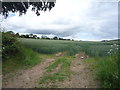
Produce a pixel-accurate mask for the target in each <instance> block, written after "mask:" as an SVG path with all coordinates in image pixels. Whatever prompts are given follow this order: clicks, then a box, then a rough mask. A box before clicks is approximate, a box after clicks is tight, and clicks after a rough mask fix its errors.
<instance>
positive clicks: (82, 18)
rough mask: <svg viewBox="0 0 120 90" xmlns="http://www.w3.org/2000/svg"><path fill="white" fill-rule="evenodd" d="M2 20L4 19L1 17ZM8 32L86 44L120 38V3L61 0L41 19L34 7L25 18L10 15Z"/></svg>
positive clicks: (42, 14)
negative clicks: (119, 33)
mask: <svg viewBox="0 0 120 90" xmlns="http://www.w3.org/2000/svg"><path fill="white" fill-rule="evenodd" d="M0 19H2V18H0ZM1 25H2V27H3V28H5V30H12V31H14V32H15V33H17V32H18V33H21V34H23V33H33V34H36V35H38V36H41V35H46V36H48V37H54V36H58V37H62V38H69V39H75V40H83V41H100V40H104V39H105V40H109V39H117V38H118V3H117V2H95V1H94V0H57V1H56V4H55V7H54V8H52V10H51V11H50V12H49V11H46V12H41V15H40V16H37V15H36V14H35V13H34V12H33V11H31V7H30V8H29V9H28V11H27V13H26V14H25V15H22V16H20V17H19V13H10V14H9V17H8V18H7V19H5V20H2V24H1Z"/></svg>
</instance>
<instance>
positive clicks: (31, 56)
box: [2, 48, 42, 74]
mask: <svg viewBox="0 0 120 90" xmlns="http://www.w3.org/2000/svg"><path fill="white" fill-rule="evenodd" d="M23 55H24V56H21V55H17V56H13V57H11V58H9V59H8V60H6V61H4V62H3V63H2V69H3V74H4V73H8V72H12V71H15V70H18V69H24V68H30V67H33V66H34V65H36V64H38V63H40V62H41V61H42V58H41V57H40V55H39V54H38V53H36V52H34V51H32V50H31V49H29V48H24V49H23ZM21 57H22V58H21Z"/></svg>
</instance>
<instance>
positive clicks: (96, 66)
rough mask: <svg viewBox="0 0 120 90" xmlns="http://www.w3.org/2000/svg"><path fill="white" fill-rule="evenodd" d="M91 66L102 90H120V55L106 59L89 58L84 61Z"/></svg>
mask: <svg viewBox="0 0 120 90" xmlns="http://www.w3.org/2000/svg"><path fill="white" fill-rule="evenodd" d="M84 62H85V63H87V64H89V65H90V67H91V68H90V69H91V71H93V73H95V74H96V77H97V79H98V80H99V81H100V86H101V87H102V88H118V87H119V82H120V80H119V74H118V55H112V56H107V57H104V58H89V59H86V60H85V61H84Z"/></svg>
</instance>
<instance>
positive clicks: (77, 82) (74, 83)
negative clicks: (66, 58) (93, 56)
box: [60, 53, 99, 88]
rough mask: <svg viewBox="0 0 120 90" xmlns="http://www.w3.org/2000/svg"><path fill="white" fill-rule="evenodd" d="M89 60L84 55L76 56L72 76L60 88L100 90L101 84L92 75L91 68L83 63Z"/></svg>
mask: <svg viewBox="0 0 120 90" xmlns="http://www.w3.org/2000/svg"><path fill="white" fill-rule="evenodd" d="M85 58H88V56H86V55H85V54H84V53H80V54H76V59H75V60H74V61H73V62H72V64H71V71H72V75H71V78H70V79H69V80H65V81H64V82H63V83H62V84H61V85H60V86H61V88H62V87H66V88H99V83H98V81H97V80H96V79H95V76H94V75H93V74H92V73H91V71H90V69H89V66H88V65H87V64H85V63H83V62H82V61H83V60H84V59H85Z"/></svg>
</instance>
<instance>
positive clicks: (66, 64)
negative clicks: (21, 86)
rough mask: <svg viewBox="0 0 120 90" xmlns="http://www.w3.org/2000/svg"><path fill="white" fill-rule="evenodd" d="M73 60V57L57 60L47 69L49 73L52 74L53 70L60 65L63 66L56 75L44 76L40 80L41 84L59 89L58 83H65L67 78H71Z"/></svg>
mask: <svg viewBox="0 0 120 90" xmlns="http://www.w3.org/2000/svg"><path fill="white" fill-rule="evenodd" d="M72 60H73V57H70V56H63V57H60V58H58V59H56V61H55V62H54V63H53V64H51V65H50V66H48V67H47V72H52V70H53V69H55V68H56V67H57V66H58V65H59V64H62V65H61V67H60V69H59V70H58V71H56V72H55V73H52V74H51V73H48V74H47V75H45V76H43V77H42V78H41V79H40V81H39V83H40V84H44V85H45V86H44V87H51V86H55V87H57V85H56V83H57V82H61V81H64V80H65V79H66V78H69V77H70V75H71V71H70V64H71V61H72Z"/></svg>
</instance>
